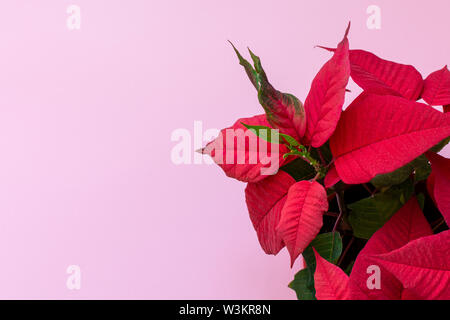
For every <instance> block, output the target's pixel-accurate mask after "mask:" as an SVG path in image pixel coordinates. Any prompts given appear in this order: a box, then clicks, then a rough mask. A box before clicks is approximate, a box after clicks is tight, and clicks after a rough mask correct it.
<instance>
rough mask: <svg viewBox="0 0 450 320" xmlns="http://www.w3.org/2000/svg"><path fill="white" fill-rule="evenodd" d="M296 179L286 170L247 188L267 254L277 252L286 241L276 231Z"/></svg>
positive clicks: (247, 198)
mask: <svg viewBox="0 0 450 320" xmlns="http://www.w3.org/2000/svg"><path fill="white" fill-rule="evenodd" d="M294 183H295V180H294V179H293V178H292V177H291V176H290V175H289V174H287V173H286V172H284V171H280V172H278V173H277V174H276V175H274V176H270V177H268V178H267V179H264V180H262V181H259V182H256V183H249V184H248V185H247V188H246V189H245V200H246V202H247V207H248V212H249V214H250V219H251V221H252V223H253V227H254V228H255V230H256V233H257V235H258V240H259V243H260V244H261V247H262V248H263V250H264V252H265V253H267V254H277V253H278V252H279V251H280V250H281V249H282V248H283V247H284V243H283V240H282V239H281V237H280V236H279V235H278V233H277V232H276V227H277V226H278V223H279V222H280V216H281V210H282V209H283V206H284V204H285V202H286V195H287V193H288V190H289V187H290V186H291V185H293V184H294Z"/></svg>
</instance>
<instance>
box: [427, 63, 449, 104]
mask: <svg viewBox="0 0 450 320" xmlns="http://www.w3.org/2000/svg"><path fill="white" fill-rule="evenodd" d="M422 98H423V100H425V102H426V103H428V104H429V105H432V106H443V105H447V104H450V71H449V70H448V68H447V66H445V67H444V68H443V69H441V70H438V71H435V72H433V73H432V74H430V75H429V76H428V77H427V78H426V79H425V81H424V88H423V92H422Z"/></svg>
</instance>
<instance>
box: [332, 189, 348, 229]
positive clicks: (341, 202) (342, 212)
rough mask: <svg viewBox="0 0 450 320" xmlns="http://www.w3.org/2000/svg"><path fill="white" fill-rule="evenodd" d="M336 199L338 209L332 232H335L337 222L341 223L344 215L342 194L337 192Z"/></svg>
mask: <svg viewBox="0 0 450 320" xmlns="http://www.w3.org/2000/svg"><path fill="white" fill-rule="evenodd" d="M336 199H337V203H338V207H339V216H338V218H337V219H336V223H335V224H334V227H333V232H335V231H336V229H337V227H338V226H339V222H340V221H341V219H342V216H343V215H344V211H345V207H344V199H343V194H342V192H337V193H336Z"/></svg>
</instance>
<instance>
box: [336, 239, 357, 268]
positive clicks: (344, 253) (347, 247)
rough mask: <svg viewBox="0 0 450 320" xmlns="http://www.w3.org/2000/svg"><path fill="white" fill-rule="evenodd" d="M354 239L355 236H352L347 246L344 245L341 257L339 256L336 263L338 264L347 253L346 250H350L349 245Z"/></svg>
mask: <svg viewBox="0 0 450 320" xmlns="http://www.w3.org/2000/svg"><path fill="white" fill-rule="evenodd" d="M354 241H355V237H352V238H351V239H350V242H349V243H348V244H347V246H346V247H345V250H344V252H342V254H341V257H340V258H339V260H338V262H337V265H338V266H340V265H341V263H342V261H343V260H344V258H345V256H346V255H347V252H348V250H350V247H351V246H352V244H353V242H354Z"/></svg>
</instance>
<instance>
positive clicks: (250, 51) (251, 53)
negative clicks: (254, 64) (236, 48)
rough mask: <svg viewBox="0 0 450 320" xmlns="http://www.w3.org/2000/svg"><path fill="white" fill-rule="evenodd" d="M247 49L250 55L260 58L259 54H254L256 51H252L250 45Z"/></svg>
mask: <svg viewBox="0 0 450 320" xmlns="http://www.w3.org/2000/svg"><path fill="white" fill-rule="evenodd" d="M247 50H248V52H249V53H250V56H251V57H252V59H254V58H258V56H257V55H256V54H254V53H253V52H252V50H250V47H247Z"/></svg>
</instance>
